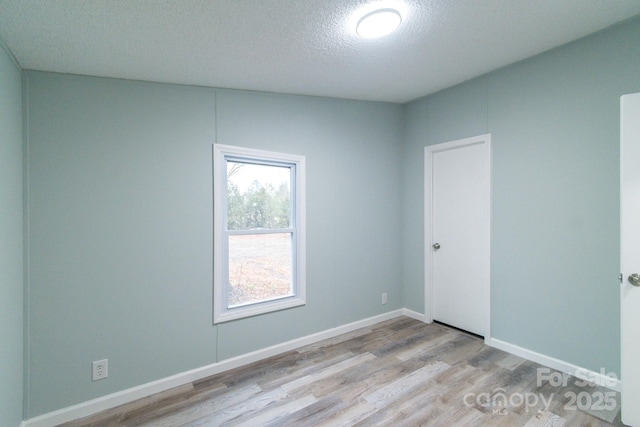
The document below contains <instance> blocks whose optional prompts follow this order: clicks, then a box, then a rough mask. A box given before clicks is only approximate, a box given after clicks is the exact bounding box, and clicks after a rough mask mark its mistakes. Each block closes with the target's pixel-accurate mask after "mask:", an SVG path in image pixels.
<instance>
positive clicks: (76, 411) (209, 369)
mask: <svg viewBox="0 0 640 427" xmlns="http://www.w3.org/2000/svg"><path fill="white" fill-rule="evenodd" d="M400 316H407V317H410V318H412V319H416V320H419V321H421V322H425V323H428V322H427V320H426V316H425V315H424V314H421V313H418V312H415V311H412V310H409V309H406V308H402V309H399V310H394V311H390V312H388V313H384V314H380V315H377V316H373V317H369V318H367V319H363V320H358V321H356V322H352V323H348V324H346V325H341V326H338V327H335V328H331V329H327V330H324V331H321V332H317V333H315V334H311V335H307V336H304V337H301V338H297V339H294V340H291V341H287V342H285V343H282V344H277V345H274V346H271V347H267V348H263V349H260V350H257V351H253V352H251V353H246V354H243V355H240V356H236V357H232V358H230V359H225V360H222V361H220V362H217V363H213V364H211V365H207V366H203V367H201V368H197V369H193V370H190V371H186V372H182V373H180V374H176V375H172V376H170V377H166V378H162V379H160V380H157V381H152V382H149V383H146V384H142V385H139V386H136V387H132V388H129V389H126V390H122V391H119V392H116V393H112V394H108V395H106V396H102V397H99V398H97V399H93V400H89V401H86V402H82V403H79V404H77V405H73V406H69V407H67V408H62V409H59V410H57V411H53V412H49V413H47V414H43V415H39V416H37V417H34V418H30V419H28V420H25V421H22V423H21V424H20V426H21V427H53V426H56V425H58V424H62V423H65V422H69V421H73V420H76V419H79V418H84V417H87V416H90V415H93V414H95V413H98V412H100V411H104V410H106V409H111V408H115V407H116V406H120V405H124V404H126V403H129V402H133V401H134V400H137V399H142V398H144V397H148V396H151V395H154V394H156V393H160V392H163V391H166V390H169V389H172V388H174V387H178V386H181V385H185V384H188V383H190V382H193V381H197V380H200V379H203V378H207V377H209V376H212V375H216V374H219V373H221V372H224V371H228V370H230V369H234V368H237V367H240V366H244V365H247V364H249V363H253V362H257V361H259V360H262V359H266V358H268V357H271V356H276V355H278V354H280V353H284V352H286V351H291V350H295V349H296V348H300V347H304V346H305V345H309V344H314V343H316V342H319V341H322V340H325V339H329V338H333V337H336V336H338V335H342V334H346V333H348V332H352V331H355V330H357V329H360V328H366V327H368V326H372V325H375V324H376V323H380V322H383V321H385V320H390V319H394V318H396V317H400ZM485 343H486V344H487V345H490V346H492V347H495V348H498V349H500V350H504V351H506V352H508V353H512V354H515V355H516V356H520V357H523V358H525V359H528V360H531V361H533V362H536V363H540V364H542V365H545V366H548V367H550V368H553V369H556V370H558V371H561V372H565V373H568V374H571V375H574V376H576V377H578V378H581V379H586V380H589V381H592V382H595V383H597V384H602V385H605V386H606V387H609V388H611V389H613V390H616V391H620V385H621V384H620V380H618V379H615V383H614V384H613V385H611V382H612V381H613V380H612V379H611V378H608V377H607V376H606V375H605V374H603V373H597V372H593V371H589V370H586V369H582V368H580V367H578V366H575V365H572V364H571V363H567V362H564V361H562V360H558V359H555V358H552V357H549V356H546V355H544V354H540V353H536V352H535V351H531V350H528V349H525V348H522V347H519V346H517V345H514V344H510V343H507V342H504V341H501V340H498V339H495V338H488V339H486V340H485Z"/></svg>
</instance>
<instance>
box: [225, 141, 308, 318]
mask: <svg viewBox="0 0 640 427" xmlns="http://www.w3.org/2000/svg"><path fill="white" fill-rule="evenodd" d="M228 160H234V161H243V160H244V161H248V162H251V163H258V164H266V165H276V166H277V165H281V166H289V167H292V170H293V173H292V177H291V188H292V199H293V206H292V208H293V212H292V224H291V229H293V230H294V231H293V233H292V239H293V240H292V242H291V243H292V244H291V270H292V278H293V295H291V296H288V297H283V298H278V299H273V300H267V301H262V302H257V303H254V304H247V305H242V306H235V307H229V304H228V295H229V288H228V287H229V244H228V242H229V232H228V230H227V164H226V163H227V161H228ZM305 188H306V180H305V157H304V156H300V155H295V154H285V153H276V152H272V151H265V150H256V149H253V148H243V147H236V146H231V145H223V144H214V146H213V209H214V210H213V217H214V220H213V322H214V323H221V322H227V321H230V320H236V319H241V318H245V317H250V316H255V315H258V314H263V313H269V312H273V311H278V310H284V309H288V308H292V307H297V306H301V305H304V304H306V208H305V206H306V195H305Z"/></svg>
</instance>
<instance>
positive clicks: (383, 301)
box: [382, 292, 387, 305]
mask: <svg viewBox="0 0 640 427" xmlns="http://www.w3.org/2000/svg"><path fill="white" fill-rule="evenodd" d="M386 303H387V293H386V292H384V293H383V294H382V304H383V305H384V304H386Z"/></svg>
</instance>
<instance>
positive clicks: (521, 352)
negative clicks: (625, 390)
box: [485, 338, 622, 392]
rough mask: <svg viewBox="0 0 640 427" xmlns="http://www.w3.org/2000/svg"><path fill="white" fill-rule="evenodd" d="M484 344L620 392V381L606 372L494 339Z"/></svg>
mask: <svg viewBox="0 0 640 427" xmlns="http://www.w3.org/2000/svg"><path fill="white" fill-rule="evenodd" d="M485 343H486V344H487V345H489V346H491V347H494V348H497V349H499V350H503V351H506V352H507V353H511V354H515V355H516V356H520V357H522V358H524V359H527V360H530V361H532V362H536V363H539V364H541V365H545V366H547V367H549V368H552V369H555V370H558V371H560V372H564V373H566V374H569V375H573V376H574V377H576V378H580V379H582V380H587V381H591V382H593V383H596V384H599V385H602V386H604V387H607V388H609V389H611V390H615V391H618V392H619V391H620V390H621V387H622V381H620V379H618V378H611V377H608V376H607V375H606V374H607V373H606V372H595V371H591V370H589V369H585V368H581V367H579V366H577V365H574V364H572V363H568V362H565V361H564V360H560V359H556V358H554V357H551V356H547V355H545V354H542V353H537V352H535V351H532V350H529V349H526V348H523V347H520V346H517V345H515V344H511V343H508V342H505V341H502V340H499V339H496V338H490V339H489V340H488V342H487V340H485Z"/></svg>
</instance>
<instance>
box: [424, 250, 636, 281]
mask: <svg viewBox="0 0 640 427" xmlns="http://www.w3.org/2000/svg"><path fill="white" fill-rule="evenodd" d="M433 249H434V250H436V251H437V250H438V249H440V243H434V244H433ZM638 280H640V279H638ZM638 286H640V285H638Z"/></svg>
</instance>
